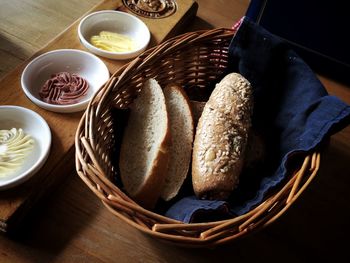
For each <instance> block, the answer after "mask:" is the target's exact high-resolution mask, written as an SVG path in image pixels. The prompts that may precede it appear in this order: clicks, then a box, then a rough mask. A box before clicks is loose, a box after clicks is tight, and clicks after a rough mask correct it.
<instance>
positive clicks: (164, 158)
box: [119, 79, 171, 209]
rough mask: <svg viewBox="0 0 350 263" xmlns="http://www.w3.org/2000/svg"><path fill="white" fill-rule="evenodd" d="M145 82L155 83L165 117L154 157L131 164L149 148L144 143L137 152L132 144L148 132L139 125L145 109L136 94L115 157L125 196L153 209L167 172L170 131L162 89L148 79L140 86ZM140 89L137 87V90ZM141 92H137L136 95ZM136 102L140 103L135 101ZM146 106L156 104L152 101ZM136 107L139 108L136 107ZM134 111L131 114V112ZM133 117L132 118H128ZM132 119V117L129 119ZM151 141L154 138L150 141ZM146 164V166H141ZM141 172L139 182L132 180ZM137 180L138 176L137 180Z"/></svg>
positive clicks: (140, 158) (139, 158) (146, 85)
mask: <svg viewBox="0 0 350 263" xmlns="http://www.w3.org/2000/svg"><path fill="white" fill-rule="evenodd" d="M148 85H155V86H156V89H157V93H158V95H159V96H160V97H159V99H160V102H159V103H161V104H162V107H161V108H162V109H163V110H164V111H162V113H163V114H164V116H165V118H164V119H162V122H163V125H164V129H163V130H162V134H161V135H160V136H161V137H159V140H158V139H157V148H156V152H155V156H154V158H153V157H152V158H151V159H150V163H145V164H143V165H144V166H142V169H139V168H135V166H133V163H135V162H140V161H141V160H145V159H147V158H145V156H149V154H150V153H149V152H148V150H147V149H146V147H144V148H142V150H139V151H138V152H135V149H134V148H133V146H135V144H137V145H139V144H141V141H140V140H142V139H144V138H145V137H146V136H145V133H147V132H149V131H148V130H147V129H140V126H145V121H146V120H147V118H145V116H144V114H148V113H147V109H145V108H144V107H142V106H143V105H142V106H141V102H138V98H136V99H135V101H134V102H133V105H135V109H134V108H133V105H132V107H131V111H130V118H129V121H128V124H127V126H126V128H125V132H124V136H123V140H122V144H121V149H120V159H119V168H120V176H121V180H122V182H123V185H124V190H125V191H126V192H127V193H128V194H129V196H130V197H131V198H132V199H133V200H135V201H136V202H137V203H138V204H140V205H141V206H143V207H145V208H147V209H153V208H154V206H155V204H156V203H157V200H158V199H159V197H160V193H161V189H162V187H163V186H164V182H165V175H166V173H167V168H168V162H169V147H170V144H171V134H170V127H169V116H168V111H167V107H166V103H165V98H164V95H163V91H162V90H161V87H160V86H159V84H158V83H157V82H156V81H155V80H153V79H150V80H149V81H148V82H146V83H145V85H144V87H143V89H146V88H150V89H151V87H149V86H148ZM143 91H144V90H142V91H141V93H142V92H143ZM139 96H140V97H141V96H142V95H141V94H140V95H139ZM138 103H140V104H138ZM147 103H149V105H150V107H156V106H155V104H154V105H151V102H147ZM136 107H138V108H139V110H136ZM159 110H160V109H159ZM140 111H141V112H140ZM132 114H134V115H133V116H131V115H132ZM132 117H133V118H132ZM132 120H133V121H132ZM158 124H159V123H156V122H154V121H153V122H152V125H158ZM154 136H155V135H154ZM158 142H159V144H158ZM153 143H154V142H153ZM146 166H147V167H150V168H149V169H147V170H146V168H145V167H146ZM130 167H133V168H134V170H130V169H129V168H130ZM137 176H142V182H141V183H139V182H138V183H135V180H136V179H133V177H137ZM137 181H140V180H137Z"/></svg>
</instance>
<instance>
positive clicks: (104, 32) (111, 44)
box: [78, 10, 151, 60]
mask: <svg viewBox="0 0 350 263" xmlns="http://www.w3.org/2000/svg"><path fill="white" fill-rule="evenodd" d="M78 36H79V39H80V42H81V44H82V45H83V46H84V47H85V48H86V49H88V50H89V51H90V52H92V53H94V54H96V55H99V56H102V57H106V58H110V59H116V60H125V59H131V58H134V57H136V56H138V55H139V54H141V53H142V52H143V51H144V50H145V49H146V48H147V46H148V44H149V42H150V39H151V34H150V31H149V29H148V27H147V26H146V25H145V23H144V22H142V21H141V20H140V19H139V18H137V17H135V16H133V15H131V14H128V13H125V12H120V11H113V10H104V11H98V12H94V13H91V14H89V15H87V16H86V17H84V18H83V19H82V20H81V21H80V23H79V26H78Z"/></svg>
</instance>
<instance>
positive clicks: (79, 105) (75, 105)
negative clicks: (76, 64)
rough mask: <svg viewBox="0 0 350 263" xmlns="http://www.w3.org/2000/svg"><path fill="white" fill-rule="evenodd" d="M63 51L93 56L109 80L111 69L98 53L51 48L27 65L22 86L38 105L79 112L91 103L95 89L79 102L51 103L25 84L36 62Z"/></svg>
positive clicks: (57, 110) (52, 109)
mask: <svg viewBox="0 0 350 263" xmlns="http://www.w3.org/2000/svg"><path fill="white" fill-rule="evenodd" d="M61 52H72V53H81V54H84V55H86V56H89V57H91V58H93V59H94V60H95V61H96V62H97V63H98V64H99V66H100V67H101V68H103V69H104V71H105V73H106V81H105V82H107V81H108V79H109V77H110V74H109V70H108V67H107V66H106V64H105V63H104V62H103V61H102V60H101V59H100V58H98V57H97V56H96V55H94V54H91V53H90V52H87V51H83V50H80V49H69V48H66V49H55V50H51V51H48V52H45V53H44V54H41V55H39V56H37V57H35V58H34V59H33V60H31V61H30V62H29V63H28V64H27V66H26V67H25V68H24V69H23V71H22V75H21V86H22V90H23V91H24V93H25V95H26V96H27V97H28V98H29V99H30V100H31V101H32V102H33V103H35V104H36V105H38V106H39V107H41V108H44V109H47V110H50V111H54V112H61V113H70V112H77V111H82V110H83V109H80V108H83V107H85V105H87V104H88V103H89V101H90V100H91V98H92V97H93V96H94V94H95V93H96V92H97V90H96V91H94V92H93V93H92V94H91V96H89V97H88V98H85V99H82V100H81V101H79V102H77V103H73V104H65V105H59V104H50V103H47V102H44V101H42V100H40V99H38V98H36V97H35V96H34V95H33V94H32V93H31V92H30V91H29V90H28V89H27V88H26V85H25V84H24V77H25V75H26V73H27V71H28V69H29V68H30V67H31V66H32V65H33V64H34V63H36V62H38V61H39V60H40V59H42V58H43V57H46V56H48V55H51V54H54V53H61Z"/></svg>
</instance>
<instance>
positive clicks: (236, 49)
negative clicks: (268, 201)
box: [166, 18, 350, 222]
mask: <svg viewBox="0 0 350 263" xmlns="http://www.w3.org/2000/svg"><path fill="white" fill-rule="evenodd" d="M229 71H230V72H239V73H240V74H242V75H243V76H244V77H246V78H247V79H248V80H249V81H250V82H251V84H252V87H253V89H254V99H255V105H254V107H255V108H254V115H253V127H254V129H256V130H258V131H259V132H261V133H262V134H264V136H265V139H266V149H267V151H268V153H267V156H268V158H267V160H266V161H265V163H264V167H261V168H259V173H256V174H254V175H253V176H252V175H249V176H248V175H244V174H243V175H242V176H241V179H240V184H239V186H238V188H237V189H236V190H235V191H234V193H233V194H232V196H231V198H230V200H227V202H226V201H225V202H224V201H207V200H198V199H197V198H195V197H194V196H191V197H185V198H183V199H181V200H179V201H178V202H177V203H175V204H174V205H172V206H171V207H170V208H169V209H168V210H167V212H166V216H168V217H170V218H174V219H177V220H180V221H183V222H200V221H204V220H205V219H204V218H201V215H203V214H204V213H203V211H206V212H207V213H205V214H206V216H207V215H208V213H216V212H218V211H219V210H220V211H221V213H222V212H225V211H227V215H231V216H232V214H234V215H241V214H244V213H246V212H248V211H249V210H250V209H252V208H253V207H255V206H256V205H258V204H259V203H260V202H261V201H262V200H263V198H264V196H265V194H266V193H268V191H270V190H271V189H273V188H274V187H275V186H277V185H278V184H279V183H281V181H282V180H283V179H284V178H285V176H286V173H287V168H286V167H287V165H288V161H289V159H290V157H291V156H293V154H295V153H300V152H308V151H311V150H314V149H315V148H316V147H319V146H321V145H322V143H323V142H324V141H325V140H327V138H329V136H330V135H332V134H334V133H335V132H337V131H339V130H340V129H342V128H344V127H345V126H346V125H348V124H349V122H350V106H348V105H347V104H345V103H344V102H342V101H341V100H339V99H338V98H336V97H334V96H330V95H328V94H327V91H326V90H325V88H324V87H323V85H322V84H321V82H320V81H319V80H318V78H317V77H316V75H315V74H314V73H313V71H312V70H311V69H310V68H309V67H308V66H307V65H306V64H305V63H304V61H303V60H302V59H301V58H300V57H299V56H298V55H297V54H296V53H295V52H294V51H293V50H291V48H290V47H289V46H288V44H287V43H285V42H284V41H283V40H281V39H280V38H278V37H277V36H275V35H273V34H271V33H269V32H268V31H266V30H265V29H263V28H262V27H261V26H258V25H257V24H255V23H253V22H251V21H249V20H248V18H244V19H243V20H242V22H241V25H240V27H239V29H238V31H237V33H236V35H235V36H234V37H233V39H232V42H231V44H230V47H229ZM223 207H229V209H223ZM198 211H201V212H200V213H198Z"/></svg>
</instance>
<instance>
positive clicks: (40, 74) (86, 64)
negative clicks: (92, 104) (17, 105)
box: [21, 49, 109, 113]
mask: <svg viewBox="0 0 350 263" xmlns="http://www.w3.org/2000/svg"><path fill="white" fill-rule="evenodd" d="M59 72H69V73H71V74H73V73H75V74H77V75H79V76H81V77H83V78H84V79H85V80H86V81H87V82H88V84H89V89H88V92H87V94H86V95H85V96H84V97H82V98H81V100H80V101H79V102H77V103H74V104H69V105H56V104H50V103H47V102H44V101H43V100H42V99H41V98H40V96H39V91H40V89H41V88H42V86H43V85H44V83H45V82H46V80H48V79H50V78H51V75H52V74H55V73H59ZM108 79H109V71H108V68H107V66H106V65H105V64H104V63H103V62H102V60H101V59H99V58H98V57H96V56H95V55H93V54H91V53H89V52H85V51H81V50H78V49H58V50H54V51H50V52H47V53H45V54H42V55H40V56H38V57H36V58H35V59H33V60H32V61H31V62H30V63H29V64H28V65H27V66H26V67H25V69H24V70H23V72H22V77H21V85H22V89H23V91H24V93H25V95H26V96H27V97H28V98H29V99H30V100H31V101H32V102H33V103H35V104H36V105H38V106H39V107H41V108H44V109H46V110H50V111H54V112H62V113H68V112H77V111H82V110H84V109H85V108H86V106H87V105H88V103H89V101H90V99H91V97H92V96H93V95H94V94H95V92H96V91H97V90H98V89H99V88H100V87H101V86H102V85H103V84H104V83H106V81H107V80H108Z"/></svg>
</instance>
